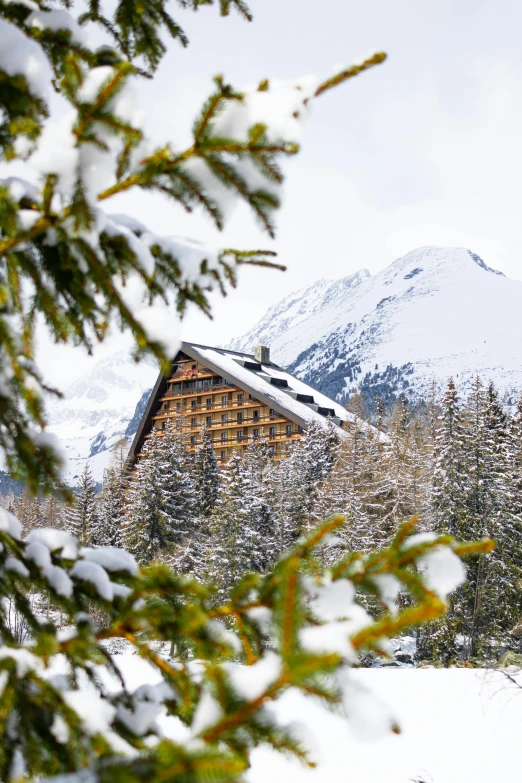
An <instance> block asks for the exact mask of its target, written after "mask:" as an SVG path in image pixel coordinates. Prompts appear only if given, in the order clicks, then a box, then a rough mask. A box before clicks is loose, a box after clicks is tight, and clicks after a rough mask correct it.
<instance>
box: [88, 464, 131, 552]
mask: <svg viewBox="0 0 522 783" xmlns="http://www.w3.org/2000/svg"><path fill="white" fill-rule="evenodd" d="M124 522H125V489H124V477H123V475H122V471H121V469H120V467H119V466H115V467H112V468H108V469H107V470H106V471H105V474H104V476H103V486H102V491H101V495H100V507H99V514H98V527H97V530H96V532H95V540H96V543H97V544H98V545H100V546H115V547H122V546H123V530H124Z"/></svg>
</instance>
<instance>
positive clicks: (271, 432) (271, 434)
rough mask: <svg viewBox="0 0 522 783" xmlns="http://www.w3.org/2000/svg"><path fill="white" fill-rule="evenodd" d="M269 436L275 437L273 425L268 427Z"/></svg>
mask: <svg viewBox="0 0 522 783" xmlns="http://www.w3.org/2000/svg"><path fill="white" fill-rule="evenodd" d="M269 437H270V438H275V427H270V435H269Z"/></svg>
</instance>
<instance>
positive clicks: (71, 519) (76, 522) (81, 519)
mask: <svg viewBox="0 0 522 783" xmlns="http://www.w3.org/2000/svg"><path fill="white" fill-rule="evenodd" d="M66 529H67V530H68V531H69V533H71V534H72V535H73V536H75V537H76V538H77V539H78V541H79V542H80V545H81V546H87V545H90V544H98V543H100V541H99V540H98V539H99V537H100V525H99V517H98V508H97V502H96V483H95V481H94V479H93V477H92V474H91V470H90V468H89V463H86V465H85V468H84V469H83V472H82V475H81V476H80V480H79V482H78V488H77V492H76V496H75V498H74V503H73V505H72V507H71V508H70V509H69V512H68V514H67V519H66Z"/></svg>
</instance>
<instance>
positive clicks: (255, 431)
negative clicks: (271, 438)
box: [254, 430, 259, 440]
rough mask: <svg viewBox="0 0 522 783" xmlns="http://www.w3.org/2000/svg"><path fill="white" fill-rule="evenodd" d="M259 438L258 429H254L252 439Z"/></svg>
mask: <svg viewBox="0 0 522 783" xmlns="http://www.w3.org/2000/svg"><path fill="white" fill-rule="evenodd" d="M257 438H259V430H254V440H256V439H257Z"/></svg>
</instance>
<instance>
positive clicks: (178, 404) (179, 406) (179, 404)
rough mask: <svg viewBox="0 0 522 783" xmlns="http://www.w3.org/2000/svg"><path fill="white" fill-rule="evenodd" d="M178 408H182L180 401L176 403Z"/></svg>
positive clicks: (178, 409)
mask: <svg viewBox="0 0 522 783" xmlns="http://www.w3.org/2000/svg"><path fill="white" fill-rule="evenodd" d="M176 410H177V411H180V410H181V403H180V402H177V403H176Z"/></svg>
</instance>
